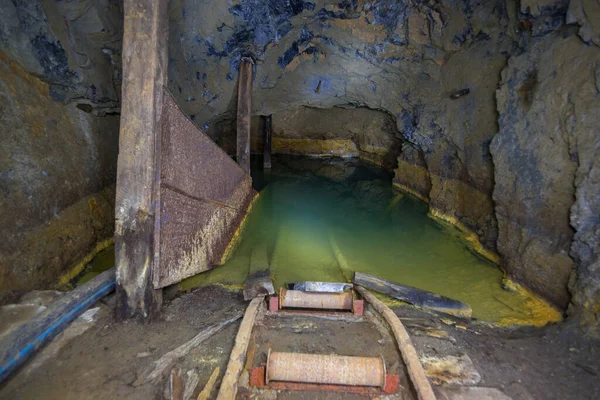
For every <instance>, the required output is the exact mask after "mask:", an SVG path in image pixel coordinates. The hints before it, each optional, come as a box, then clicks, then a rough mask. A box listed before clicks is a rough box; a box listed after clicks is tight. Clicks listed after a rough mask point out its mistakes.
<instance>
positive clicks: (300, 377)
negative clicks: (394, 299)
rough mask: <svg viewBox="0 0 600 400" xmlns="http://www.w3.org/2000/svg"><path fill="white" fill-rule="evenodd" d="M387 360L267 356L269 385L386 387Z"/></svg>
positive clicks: (315, 356) (327, 356) (296, 355)
mask: <svg viewBox="0 0 600 400" xmlns="http://www.w3.org/2000/svg"><path fill="white" fill-rule="evenodd" d="M385 374H386V371H385V361H384V359H383V356H380V357H349V356H337V355H321V354H300V353H279V352H271V350H269V353H268V355H267V368H266V377H265V379H266V382H267V383H269V381H283V382H300V383H318V384H329V385H347V386H373V387H379V388H382V389H383V388H384V387H385Z"/></svg>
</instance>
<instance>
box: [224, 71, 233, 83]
mask: <svg viewBox="0 0 600 400" xmlns="http://www.w3.org/2000/svg"><path fill="white" fill-rule="evenodd" d="M225 79H227V80H228V81H232V80H233V75H232V74H231V72H228V73H227V75H225Z"/></svg>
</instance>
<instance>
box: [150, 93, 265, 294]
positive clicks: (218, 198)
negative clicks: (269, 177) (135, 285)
mask: <svg viewBox="0 0 600 400" xmlns="http://www.w3.org/2000/svg"><path fill="white" fill-rule="evenodd" d="M157 149H159V150H160V159H159V164H160V165H159V166H157V171H160V172H159V173H158V174H157V175H158V176H157V180H158V185H156V186H157V188H158V189H157V193H156V194H155V198H156V199H157V203H158V204H157V207H158V212H157V214H156V221H155V232H154V234H155V242H156V243H158V246H157V247H158V248H156V249H155V263H154V266H153V285H154V287H155V288H161V287H165V286H167V285H170V284H173V283H176V282H179V281H181V280H182V279H184V278H187V277H189V276H192V275H195V274H197V273H199V272H202V271H206V270H208V269H210V268H212V267H213V266H214V265H216V264H218V263H219V261H220V260H221V257H222V256H223V253H224V252H225V250H226V248H227V245H228V244H229V242H230V240H231V238H232V237H233V236H234V234H235V231H236V229H237V227H238V225H239V224H240V223H241V221H242V219H243V217H244V215H245V213H246V210H247V209H248V206H249V204H250V202H251V200H252V199H253V198H254V196H255V192H254V190H253V189H252V179H251V178H250V176H249V175H248V174H247V173H246V172H245V171H244V170H242V168H240V167H239V165H238V164H237V163H236V162H235V161H233V160H232V159H231V157H229V155H227V153H225V152H224V151H223V150H222V149H221V148H220V147H219V146H217V145H216V144H215V143H214V142H213V141H212V139H210V138H209V137H208V136H206V135H205V134H204V133H203V132H202V131H201V130H200V129H198V127H196V125H194V124H193V123H192V122H191V121H190V120H189V119H188V118H187V117H186V116H185V114H183V112H182V111H181V110H180V109H179V107H178V106H177V104H176V102H175V100H174V99H173V97H172V95H171V94H170V93H169V92H168V91H166V90H165V94H164V100H163V112H162V121H161V134H160V146H157Z"/></svg>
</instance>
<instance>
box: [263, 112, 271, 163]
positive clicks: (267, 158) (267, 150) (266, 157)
mask: <svg viewBox="0 0 600 400" xmlns="http://www.w3.org/2000/svg"><path fill="white" fill-rule="evenodd" d="M272 124H273V118H272V117H271V116H270V115H267V116H265V141H264V151H263V168H264V169H269V168H271V132H272V128H273V126H272Z"/></svg>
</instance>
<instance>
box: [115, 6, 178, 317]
mask: <svg viewBox="0 0 600 400" xmlns="http://www.w3.org/2000/svg"><path fill="white" fill-rule="evenodd" d="M167 3H168V0H125V3H124V11H125V23H124V34H123V96H122V98H123V99H122V103H121V130H120V134H119V159H118V166H117V195H116V203H115V209H116V210H115V218H116V223H115V262H116V266H117V273H116V279H117V305H116V316H117V318H118V319H121V320H122V319H126V318H132V317H139V318H142V319H149V318H151V317H153V316H154V315H155V314H156V313H157V312H158V311H159V310H160V306H161V303H162V291H161V290H154V288H153V287H152V279H151V271H152V264H153V260H154V248H155V245H156V244H155V243H154V229H155V228H154V224H155V204H156V203H157V202H158V201H159V199H158V198H157V196H156V194H155V189H156V188H155V186H156V180H157V179H158V177H159V174H160V171H157V167H156V166H157V163H156V160H155V154H160V141H159V140H156V139H157V138H158V135H159V130H160V125H161V124H160V119H161V111H162V99H163V90H164V89H163V88H164V86H165V84H166V78H167V42H168V14H167Z"/></svg>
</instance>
